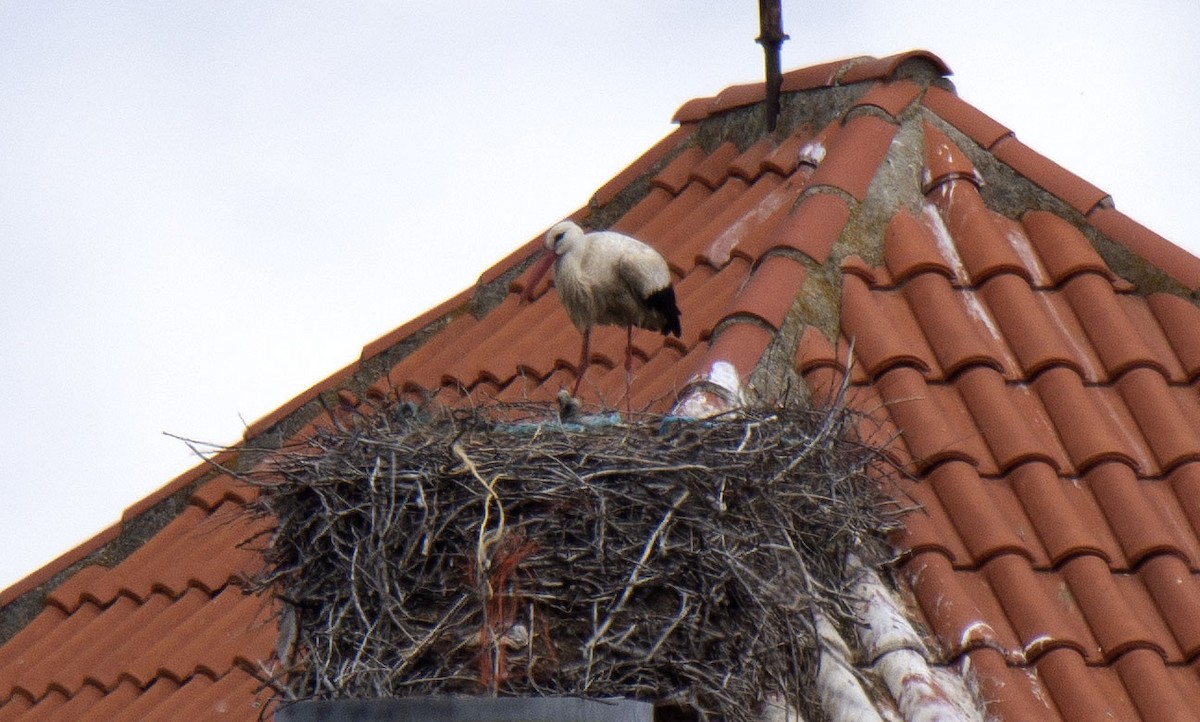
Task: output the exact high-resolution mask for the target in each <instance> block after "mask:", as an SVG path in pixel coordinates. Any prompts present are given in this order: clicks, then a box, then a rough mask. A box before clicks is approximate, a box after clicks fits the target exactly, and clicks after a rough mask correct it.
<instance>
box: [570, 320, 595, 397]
mask: <svg viewBox="0 0 1200 722" xmlns="http://www.w3.org/2000/svg"><path fill="white" fill-rule="evenodd" d="M591 336H592V329H591V328H590V327H589V328H587V329H585V330H584V332H583V353H581V354H580V355H579V367H578V368H577V369H576V371H575V388H574V389H573V390H572V391H571V395H572V396H578V395H579V384H581V383H583V374H584V372H586V371H587V367H588V363H589V361H590V359H589V358H588V356H590V355H591V354H590V352H589V350H588V345H589V342H590V340H591Z"/></svg>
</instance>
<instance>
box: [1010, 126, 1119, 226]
mask: <svg viewBox="0 0 1200 722" xmlns="http://www.w3.org/2000/svg"><path fill="white" fill-rule="evenodd" d="M991 152H992V154H993V155H995V156H996V158H998V159H1000V160H1001V161H1003V162H1004V163H1006V164H1007V165H1009V166H1010V167H1011V168H1012V169H1013V170H1015V171H1017V172H1018V173H1020V174H1021V175H1023V176H1025V177H1026V178H1028V179H1029V180H1031V181H1033V182H1034V183H1036V184H1037V185H1039V186H1041V187H1042V188H1045V189H1046V190H1048V191H1050V192H1051V193H1053V194H1054V195H1056V196H1058V197H1059V198H1061V199H1062V200H1063V201H1065V202H1066V203H1067V205H1069V206H1071V207H1072V208H1074V209H1075V210H1077V211H1079V212H1080V213H1082V214H1084V215H1087V214H1088V213H1089V212H1091V211H1092V209H1094V208H1096V206H1097V205H1099V203H1100V201H1102V200H1104V199H1105V198H1108V197H1109V196H1108V194H1107V193H1105V192H1104V191H1102V190H1100V189H1099V188H1097V187H1096V186H1094V185H1092V184H1091V183H1088V182H1087V181H1085V180H1083V179H1082V178H1080V177H1079V176H1077V175H1075V174H1074V173H1071V172H1070V171H1068V170H1066V169H1065V168H1063V167H1062V166H1060V165H1059V164H1057V163H1055V162H1054V161H1052V160H1050V159H1048V158H1046V157H1045V156H1043V155H1041V154H1040V153H1038V152H1037V151H1035V150H1033V149H1032V148H1030V147H1029V146H1027V145H1025V144H1024V143H1022V142H1021V141H1019V140H1017V139H1016V138H1015V137H1012V136H1009V137H1007V138H1002V139H1001V140H1000V141H999V142H998V143H996V145H995V146H994V147H993V148H991Z"/></svg>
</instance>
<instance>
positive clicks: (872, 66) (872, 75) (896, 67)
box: [838, 50, 951, 85]
mask: <svg viewBox="0 0 1200 722" xmlns="http://www.w3.org/2000/svg"><path fill="white" fill-rule="evenodd" d="M914 60H919V61H923V62H925V63H927V64H929V65H931V66H932V67H933V68H934V70H936V71H937V72H938V73H939V74H940V75H943V76H946V75H950V72H951V71H950V66H948V65H946V63H945V62H944V61H943V60H942V59H941V58H939V57H938V56H936V55H934V54H933V53H930V52H928V51H925V50H909V51H907V52H903V53H897V54H896V55H889V56H887V57H885V58H863V59H861V60H857V61H851V62H849V63H847V66H846V67H845V68H844V70H843V71H842V73H841V74H840V76H839V77H838V83H839V84H842V85H849V84H851V83H858V82H861V81H864V80H884V79H888V78H892V77H895V76H896V73H897V72H898V71H900V70H901V67H902V66H903V65H904V64H905V63H908V62H910V61H914Z"/></svg>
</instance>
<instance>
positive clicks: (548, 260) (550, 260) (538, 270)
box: [521, 248, 557, 302]
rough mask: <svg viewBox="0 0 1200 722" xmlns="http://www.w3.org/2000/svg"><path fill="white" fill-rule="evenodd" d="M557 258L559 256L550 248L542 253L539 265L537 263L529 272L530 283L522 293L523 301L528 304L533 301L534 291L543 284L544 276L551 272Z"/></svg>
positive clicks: (538, 261)
mask: <svg viewBox="0 0 1200 722" xmlns="http://www.w3.org/2000/svg"><path fill="white" fill-rule="evenodd" d="M555 258H557V256H555V255H554V251H552V250H550V249H549V248H547V249H546V250H544V251H542V256H541V258H539V259H538V260H537V263H535V264H534V265H533V268H532V269H531V270H530V271H529V281H528V282H527V283H526V284H525V290H524V291H522V292H521V300H522V301H526V302H528V301H532V300H533V292H534V290H535V289H536V288H537V287H538V284H539V283H541V280H542V276H544V275H546V271H549V270H550V266H552V265H554V259H555Z"/></svg>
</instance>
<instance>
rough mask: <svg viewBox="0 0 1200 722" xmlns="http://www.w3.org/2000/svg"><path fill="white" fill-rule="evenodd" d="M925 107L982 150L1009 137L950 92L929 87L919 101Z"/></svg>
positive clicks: (1008, 132)
mask: <svg viewBox="0 0 1200 722" xmlns="http://www.w3.org/2000/svg"><path fill="white" fill-rule="evenodd" d="M921 102H922V103H923V104H924V105H925V107H927V108H929V109H930V110H932V111H933V112H934V113H935V114H936V115H937V116H938V117H939V118H941V119H942V120H944V121H946V122H947V123H949V124H950V125H952V126H954V127H955V128H957V129H958V130H959V131H961V132H962V133H963V134H965V135H966V136H967V137H968V138H970V139H971V140H973V141H975V142H976V143H977V144H979V146H980V147H982V148H983V149H984V150H990V149H991V147H992V146H993V145H995V144H996V143H997V142H998V141H999V140H1000V139H1001V138H1006V137H1008V136H1011V135H1012V134H1013V133H1012V131H1011V130H1009V129H1008V128H1006V127H1004V126H1003V125H1001V124H1000V123H997V122H996V121H995V120H994V119H992V118H991V117H989V116H988V115H987V114H986V113H983V112H982V111H980V110H978V109H976V108H975V107H974V106H971V105H968V104H967V103H964V102H963V101H962V100H961V99H959V97H958V96H957V95H956V94H954V93H953V92H951V91H948V90H943V89H942V88H937V87H931V88H929V89H928V90H926V91H925V96H924V97H923V98H922V99H921Z"/></svg>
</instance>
